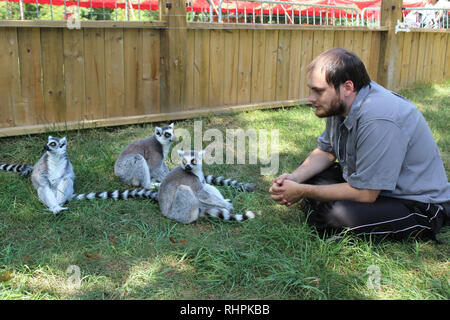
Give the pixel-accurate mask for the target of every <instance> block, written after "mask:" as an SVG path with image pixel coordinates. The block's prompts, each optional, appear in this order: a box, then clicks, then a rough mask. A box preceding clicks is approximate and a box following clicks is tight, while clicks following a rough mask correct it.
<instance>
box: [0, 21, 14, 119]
mask: <svg viewBox="0 0 450 320" xmlns="http://www.w3.org/2000/svg"><path fill="white" fill-rule="evenodd" d="M18 51H19V49H18V45H17V29H16V28H0V61H1V62H2V64H3V66H2V69H1V72H0V97H1V103H0V112H1V116H0V126H1V127H12V126H14V105H15V102H16V99H17V96H18V93H16V91H17V90H18V87H19V86H18V81H19V79H18V75H19V72H18V71H19V65H18V55H19V52H18Z"/></svg>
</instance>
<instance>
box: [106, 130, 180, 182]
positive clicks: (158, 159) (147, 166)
mask: <svg viewBox="0 0 450 320" xmlns="http://www.w3.org/2000/svg"><path fill="white" fill-rule="evenodd" d="M176 140H177V138H176V136H175V133H174V128H173V123H171V124H170V125H169V126H166V127H156V128H155V134H154V135H152V136H151V137H148V138H145V139H141V140H138V141H135V142H132V143H130V144H129V145H128V146H126V147H125V149H123V151H122V152H121V153H120V155H119V157H118V159H117V161H116V163H115V164H114V174H115V175H116V176H118V177H119V179H120V181H122V182H123V183H125V184H129V185H132V186H135V187H142V188H146V189H151V188H153V187H155V186H157V185H158V183H157V182H161V181H163V180H164V178H165V177H166V176H167V174H168V173H169V169H168V168H167V165H166V163H165V162H164V160H165V159H166V157H167V154H168V153H169V149H170V145H171V144H172V142H174V141H176Z"/></svg>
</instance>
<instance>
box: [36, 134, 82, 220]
mask: <svg viewBox="0 0 450 320" xmlns="http://www.w3.org/2000/svg"><path fill="white" fill-rule="evenodd" d="M66 145H67V140H66V138H65V137H64V138H54V137H52V136H49V137H48V142H47V144H46V145H45V146H44V149H45V153H44V155H43V156H42V157H41V158H40V159H39V161H38V162H37V163H36V165H35V166H34V168H33V172H32V174H31V182H32V183H33V186H34V188H35V189H36V191H37V193H38V196H39V199H40V200H41V201H42V202H43V203H44V204H45V205H46V206H47V207H48V208H49V210H50V211H51V212H53V213H55V214H56V213H58V212H60V211H62V210H67V208H64V207H62V205H63V204H64V203H65V202H66V201H67V200H70V199H72V197H73V181H74V180H75V174H74V173H73V168H72V164H71V163H70V161H69V157H68V155H67V151H66Z"/></svg>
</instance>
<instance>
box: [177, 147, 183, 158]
mask: <svg viewBox="0 0 450 320" xmlns="http://www.w3.org/2000/svg"><path fill="white" fill-rule="evenodd" d="M183 154H184V151H183V150H181V149H178V155H179V156H180V158H182V157H183Z"/></svg>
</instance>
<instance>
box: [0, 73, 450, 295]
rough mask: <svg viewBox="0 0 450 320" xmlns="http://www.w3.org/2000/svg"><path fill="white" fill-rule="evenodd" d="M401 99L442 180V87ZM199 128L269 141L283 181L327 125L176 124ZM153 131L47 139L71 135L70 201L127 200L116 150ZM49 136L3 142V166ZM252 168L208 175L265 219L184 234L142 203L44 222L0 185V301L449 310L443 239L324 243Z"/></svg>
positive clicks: (259, 114)
mask: <svg viewBox="0 0 450 320" xmlns="http://www.w3.org/2000/svg"><path fill="white" fill-rule="evenodd" d="M402 94H403V95H405V96H407V97H408V98H410V99H411V100H412V101H413V102H414V103H416V105H417V106H418V107H419V108H420V109H421V111H422V112H423V114H424V116H425V117H426V119H427V120H428V123H429V125H430V127H431V129H432V131H433V134H434V136H435V138H436V140H437V142H438V145H439V148H440V150H441V154H442V157H443V159H444V163H445V167H446V170H447V174H449V172H450V164H449V160H450V158H449V152H450V141H449V139H450V138H449V134H448V123H450V104H449V101H450V99H449V96H450V83H448V82H447V83H445V84H443V85H427V86H419V87H416V88H413V89H411V90H407V91H403V92H402ZM195 120H202V121H203V122H202V125H203V130H206V129H210V128H217V129H219V130H220V131H221V132H223V134H224V136H225V131H226V129H227V128H242V129H244V130H247V129H250V128H253V129H256V130H258V129H266V130H269V131H270V130H271V129H278V130H279V152H280V170H279V173H282V172H290V171H292V170H294V169H295V168H296V167H297V165H298V164H299V162H300V161H302V160H303V159H304V158H305V157H306V156H307V155H308V153H309V152H310V151H311V150H312V149H313V148H314V147H315V146H316V141H317V136H318V135H319V134H320V133H321V131H322V130H323V127H324V120H321V119H318V118H317V117H315V116H314V114H313V112H312V110H311V109H310V108H307V107H304V106H299V107H292V108H284V109H276V110H264V111H252V112H244V113H240V114H234V115H223V116H215V117H213V116H211V117H205V118H202V119H193V120H187V121H179V122H176V123H175V127H176V128H185V129H188V130H189V131H190V132H191V133H192V131H193V125H194V121H195ZM153 129H154V124H145V125H135V126H127V127H118V128H117V127H116V128H103V129H91V130H80V131H70V132H48V134H53V135H55V136H63V135H65V136H67V138H68V142H69V144H68V152H69V156H70V159H71V162H72V164H73V166H74V170H75V173H76V175H77V178H76V181H75V191H76V192H88V191H100V190H107V189H116V188H124V186H123V185H121V184H120V183H119V182H118V180H117V179H116V177H115V176H114V173H113V166H114V162H115V160H116V158H117V156H118V154H119V153H120V151H121V150H122V148H123V147H125V146H126V145H127V144H128V143H129V142H131V141H133V140H136V139H139V138H143V137H146V136H148V135H150V134H151V132H153ZM48 134H41V135H30V136H23V137H13V138H2V139H1V140H0V154H1V159H0V161H1V162H15V163H17V162H25V163H34V162H36V161H37V160H38V159H39V158H40V156H41V154H42V146H43V144H44V143H45V142H46V139H47V135H48ZM207 144H208V142H205V143H204V144H203V146H204V147H205V146H206V145H207ZM247 147H248V146H247ZM269 150H270V149H269ZM168 165H169V167H170V168H173V167H174V166H175V164H174V163H172V162H169V164H168ZM259 165H260V164H245V165H227V164H223V165H208V166H206V165H205V168H204V169H205V172H206V173H214V174H226V175H227V176H230V177H234V178H238V179H240V180H244V181H255V180H256V181H258V183H259V187H258V190H257V191H256V192H254V193H239V192H236V191H233V190H229V189H225V188H221V190H222V191H223V193H224V194H225V196H226V197H228V198H232V199H233V203H234V205H235V208H236V209H237V211H243V210H253V211H261V216H257V217H256V219H254V220H252V221H246V222H243V223H237V222H224V221H220V220H218V219H212V218H211V219H202V220H199V221H198V222H196V223H193V224H190V225H182V224H179V223H176V222H174V221H172V220H168V219H166V218H164V217H163V216H162V215H161V214H160V212H159V207H158V205H157V204H155V203H152V202H151V201H149V200H130V201H113V200H107V201H104V200H95V201H79V202H72V203H69V204H68V207H69V208H70V211H68V212H65V213H64V214H62V215H61V216H59V217H54V216H53V215H52V214H51V213H50V212H48V211H46V210H45V208H44V207H43V205H42V204H41V203H40V201H39V199H38V198H37V195H36V193H35V191H34V189H33V187H32V186H31V183H30V181H29V179H26V178H21V177H19V176H17V175H15V174H12V173H7V172H3V173H2V172H0V186H1V197H0V299H449V298H450V284H449V276H450V264H449V256H450V255H449V254H450V246H449V245H450V232H449V231H450V230H449V228H446V229H443V230H442V231H441V233H440V234H439V239H440V240H441V241H442V244H436V243H434V242H432V241H427V242H425V241H417V240H413V239H411V240H407V241H403V242H394V241H389V240H385V241H375V240H372V239H360V238H353V237H346V238H344V239H343V240H342V241H340V242H333V241H327V238H321V237H320V236H318V235H317V233H316V232H315V230H314V229H312V228H310V227H309V226H308V225H307V224H306V223H305V217H304V214H303V213H302V212H301V211H300V209H299V208H298V206H294V207H291V208H285V207H282V206H279V205H276V204H275V203H274V202H273V201H271V200H270V198H269V195H268V192H267V190H268V189H269V187H270V185H271V178H272V176H260V168H259ZM174 242H175V243H174ZM70 265H77V266H78V267H79V268H80V270H81V278H82V281H81V288H80V289H78V290H77V289H70V288H69V287H68V278H69V276H70V275H69V274H67V273H66V270H67V268H68V267H69V266H70ZM371 265H376V266H378V267H379V268H380V272H381V282H380V284H381V288H380V290H373V289H370V288H369V287H368V285H367V280H368V277H369V275H368V274H367V273H366V271H367V268H368V267H369V266H371Z"/></svg>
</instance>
